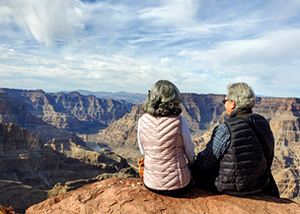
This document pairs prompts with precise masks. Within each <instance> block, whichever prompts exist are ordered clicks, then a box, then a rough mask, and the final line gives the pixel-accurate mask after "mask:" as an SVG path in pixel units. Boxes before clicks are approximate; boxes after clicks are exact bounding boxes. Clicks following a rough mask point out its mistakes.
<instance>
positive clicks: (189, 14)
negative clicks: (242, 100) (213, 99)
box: [0, 0, 300, 95]
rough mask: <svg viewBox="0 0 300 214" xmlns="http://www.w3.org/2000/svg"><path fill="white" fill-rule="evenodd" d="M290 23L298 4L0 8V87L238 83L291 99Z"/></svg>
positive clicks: (293, 55)
mask: <svg viewBox="0 0 300 214" xmlns="http://www.w3.org/2000/svg"><path fill="white" fill-rule="evenodd" d="M299 18H300V2H299V1H297V0H291V1H289V2H286V1H283V0H274V1H273V0H272V1H269V0H268V1H240V0H232V1H216V0H210V1H208V0H203V1H196V0H185V1H184V0H175V1H162V0H157V1H152V0H145V1H131V0H124V1H106V0H104V1H94V0H88V1H79V0H51V1H50V0H43V1H39V0H27V1H22V0H10V1H1V2H0V27H1V32H0V78H1V82H0V83H1V85H2V86H10V87H11V86H16V87H17V86H18V85H19V86H20V87H21V86H24V87H25V88H26V85H25V84H26V83H24V80H26V81H27V82H28V83H31V82H34V85H35V87H38V88H43V87H45V88H44V90H52V91H53V90H76V89H78V88H84V89H87V90H94V91H98V90H104V91H118V90H125V91H132V92H147V90H148V89H149V88H150V87H151V86H152V85H153V84H154V83H155V82H156V81H157V80H159V79H169V80H170V81H173V82H174V83H175V84H176V85H178V87H179V88H180V89H181V90H182V91H184V92H195V93H223V94H224V93H226V86H227V85H228V84H229V83H231V82H235V81H246V82H248V83H249V84H250V85H251V86H253V87H254V89H258V93H259V94H267V95H272V94H273V93H274V92H276V87H278V88H280V93H281V94H282V95H285V94H296V93H300V91H299V90H298V86H297V81H296V80H297V78H300V77H299V75H298V74H297V72H298V71H297V70H298V68H299V62H298V59H299V54H300V51H299V50H300V42H299V39H298V38H300V25H299V22H298V20H299ZM285 72H286V73H287V75H286V76H285V75H284V73H285ZM291 76H293V77H294V78H292V80H289V78H290V77H291ZM280 83H281V84H280ZM279 85H280V86H279ZM281 85H287V87H285V88H284V87H283V86H281ZM28 87H31V86H28ZM46 87H47V88H46ZM281 87H282V88H281Z"/></svg>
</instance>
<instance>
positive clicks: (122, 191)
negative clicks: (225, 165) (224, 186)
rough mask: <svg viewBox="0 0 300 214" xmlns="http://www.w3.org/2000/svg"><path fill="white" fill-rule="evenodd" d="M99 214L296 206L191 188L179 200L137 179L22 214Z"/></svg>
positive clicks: (291, 209) (288, 209)
mask: <svg viewBox="0 0 300 214" xmlns="http://www.w3.org/2000/svg"><path fill="white" fill-rule="evenodd" d="M41 213H43V214H61V213H64V214H68V213H69V214H71V213H72V214H73V213H78V214H90V213H93V214H100V213H120V214H126V213H128V214H132V213H139V214H142V213H145V214H151V213H153V214H156V213H166V214H177V213H178V214H179V213H189V214H193V213H195V214H196V213H197V214H201V213H202V214H205V213H211V214H216V213H222V214H227V213H228V214H232V213H239V214H249V213H257V214H269V213H274V214H285V213H286V214H292V213H293V214H297V213H300V205H299V204H297V203H295V202H292V201H290V200H288V199H276V198H272V197H269V196H266V195H252V196H246V197H234V196H229V195H224V194H215V193H211V192H208V191H205V190H202V189H197V188H194V189H192V191H191V192H189V193H187V194H185V195H183V196H182V197H180V198H173V197H167V196H162V195H159V194H156V193H153V192H150V191H149V190H147V189H146V188H145V187H144V186H143V182H142V179H140V178H127V179H125V178H109V179H106V180H103V181H101V182H95V183H93V184H90V185H86V186H84V187H82V188H79V189H77V190H74V191H71V192H68V193H66V194H64V195H60V196H58V197H53V198H50V199H48V200H46V201H43V202H41V203H39V204H36V205H33V206H31V207H30V208H28V209H27V210H26V214H41Z"/></svg>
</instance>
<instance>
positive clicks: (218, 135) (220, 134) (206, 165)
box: [196, 123, 230, 170]
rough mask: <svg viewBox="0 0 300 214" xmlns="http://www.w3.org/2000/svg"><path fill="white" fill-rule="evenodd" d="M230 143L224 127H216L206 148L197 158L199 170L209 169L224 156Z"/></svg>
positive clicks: (223, 124)
mask: <svg viewBox="0 0 300 214" xmlns="http://www.w3.org/2000/svg"><path fill="white" fill-rule="evenodd" d="M229 143H230V132H229V130H228V128H227V126H226V125H225V123H221V124H220V125H218V126H217V127H216V128H215V129H214V131H213V134H212V136H211V139H210V141H209V142H208V143H207V145H206V148H205V149H204V150H203V151H202V152H200V153H199V154H198V156H197V160H196V163H197V166H198V169H199V170H208V169H210V168H211V167H212V166H213V165H214V164H215V163H216V162H217V161H218V160H219V158H220V157H221V156H222V155H223V154H224V152H225V150H226V149H227V147H228V146H229Z"/></svg>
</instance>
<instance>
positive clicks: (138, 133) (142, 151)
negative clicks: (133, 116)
mask: <svg viewBox="0 0 300 214" xmlns="http://www.w3.org/2000/svg"><path fill="white" fill-rule="evenodd" d="M140 121H141V119H139V123H138V130H137V138H138V143H139V148H140V152H141V153H142V155H145V151H144V147H143V145H142V143H141V140H140Z"/></svg>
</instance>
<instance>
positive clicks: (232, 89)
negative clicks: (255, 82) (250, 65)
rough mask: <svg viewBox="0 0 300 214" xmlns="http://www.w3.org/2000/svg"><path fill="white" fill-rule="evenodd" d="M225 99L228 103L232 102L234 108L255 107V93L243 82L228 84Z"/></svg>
mask: <svg viewBox="0 0 300 214" xmlns="http://www.w3.org/2000/svg"><path fill="white" fill-rule="evenodd" d="M227 99H228V100H229V101H231V100H233V101H234V102H235V107H236V108H253V107H254V106H255V93H254V91H253V89H252V88H251V87H250V86H249V85H247V84H246V83H244V82H239V83H233V84H230V85H229V86H228V93H227Z"/></svg>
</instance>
